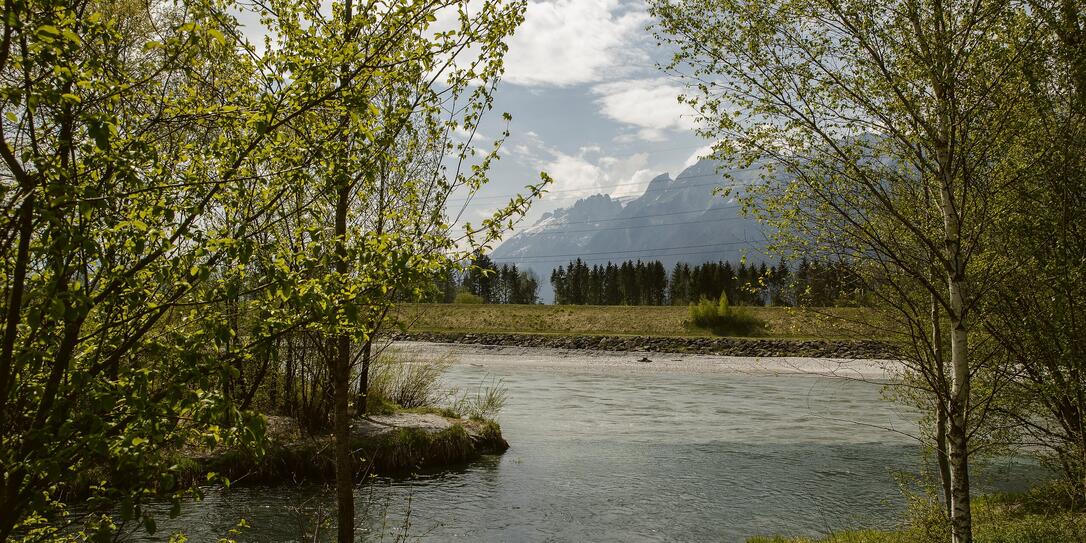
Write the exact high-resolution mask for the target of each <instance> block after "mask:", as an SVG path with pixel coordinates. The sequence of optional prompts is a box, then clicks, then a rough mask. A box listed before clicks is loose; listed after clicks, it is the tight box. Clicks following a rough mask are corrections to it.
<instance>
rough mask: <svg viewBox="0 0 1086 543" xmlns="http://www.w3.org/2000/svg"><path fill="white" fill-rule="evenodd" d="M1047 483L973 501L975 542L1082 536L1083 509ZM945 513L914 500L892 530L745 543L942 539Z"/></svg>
mask: <svg viewBox="0 0 1086 543" xmlns="http://www.w3.org/2000/svg"><path fill="white" fill-rule="evenodd" d="M1066 497H1067V494H1066V493H1060V492H1059V491H1057V490H1056V489H1055V488H1053V487H1048V486H1045V487H1039V488H1036V489H1034V490H1032V491H1030V492H1028V493H1022V494H992V495H987V496H981V497H979V498H977V499H975V500H974V501H973V541H974V542H975V543H1075V542H1081V541H1086V512H1084V511H1083V510H1082V509H1081V507H1075V506H1074V505H1072V504H1071V502H1070V501H1069V500H1068V499H1066ZM947 541H950V530H949V526H948V523H947V521H946V519H945V517H944V516H943V515H942V514H941V513H940V511H939V510H938V509H935V508H933V507H932V506H930V505H926V504H925V505H915V506H914V507H912V508H911V509H910V512H909V513H908V514H907V515H906V519H905V520H904V522H903V523H902V526H901V527H900V528H898V529H895V530H865V529H856V530H843V531H840V532H837V533H834V534H830V535H827V536H826V537H823V538H817V539H810V538H802V537H801V538H789V537H781V536H774V537H755V538H752V539H749V540H748V543H945V542H947Z"/></svg>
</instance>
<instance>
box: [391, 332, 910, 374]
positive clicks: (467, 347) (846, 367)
mask: <svg viewBox="0 0 1086 543" xmlns="http://www.w3.org/2000/svg"><path fill="white" fill-rule="evenodd" d="M396 349H397V351H399V352H401V353H404V354H405V355H406V356H409V357H411V358H415V359H421V360H425V359H436V358H441V357H448V358H450V359H453V360H456V361H457V364H458V365H467V366H470V367H473V368H478V369H479V370H481V371H487V372H496V373H504V372H507V371H519V370H523V369H532V370H546V371H548V372H552V373H555V374H561V373H566V372H569V371H576V372H582V371H591V372H600V373H603V374H615V375H626V374H640V373H672V374H710V373H725V374H744V375H819V376H827V377H841V378H847V379H854V380H861V381H874V382H887V381H890V380H893V379H894V378H896V376H897V375H899V374H900V371H901V369H902V368H901V365H900V363H899V362H896V361H894V360H880V359H857V358H812V357H799V356H764V357H762V356H758V357H751V356H721V355H712V354H699V353H676V352H650V351H644V350H630V351H626V350H591V349H562V348H549V347H534V346H526V347H525V346H517V345H506V346H501V345H485V344H464V343H460V344H456V343H432V342H425V341H419V342H415V341H403V342H397V343H396Z"/></svg>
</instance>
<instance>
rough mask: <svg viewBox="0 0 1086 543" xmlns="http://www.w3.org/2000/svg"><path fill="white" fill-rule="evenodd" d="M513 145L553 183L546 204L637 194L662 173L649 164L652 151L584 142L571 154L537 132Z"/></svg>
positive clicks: (513, 152) (514, 153)
mask: <svg viewBox="0 0 1086 543" xmlns="http://www.w3.org/2000/svg"><path fill="white" fill-rule="evenodd" d="M524 140H525V141H524V142H523V143H518V144H517V145H514V146H513V147H512V149H511V153H510V154H511V155H512V156H513V157H515V159H516V160H518V161H520V162H521V163H523V164H525V165H527V166H528V167H530V168H531V169H533V170H542V171H545V172H547V173H548V174H549V175H550V176H551V178H552V179H554V184H553V185H551V186H550V187H549V189H548V190H549V194H548V195H547V196H546V197H544V200H543V202H542V204H543V207H547V208H551V207H554V206H566V205H570V204H572V203H573V202H575V201H576V200H577V199H579V198H584V197H586V196H591V195H593V194H610V195H611V196H612V197H616V198H620V197H623V196H632V195H638V194H641V193H642V192H644V191H645V187H647V186H648V183H649V181H650V180H651V179H652V178H653V177H654V176H655V175H656V174H657V173H659V172H656V171H654V170H653V169H652V166H651V165H650V164H649V153H646V152H638V153H632V154H629V155H624V156H615V155H611V154H607V153H604V152H603V149H602V148H601V147H600V146H599V145H595V144H590V145H583V146H581V147H580V148H579V149H577V151H575V152H572V153H568V152H564V151H562V150H560V149H557V148H555V147H552V146H550V145H547V144H546V143H545V142H544V141H543V140H542V139H540V138H539V137H538V136H535V135H534V134H533V135H532V136H530V137H526V138H524Z"/></svg>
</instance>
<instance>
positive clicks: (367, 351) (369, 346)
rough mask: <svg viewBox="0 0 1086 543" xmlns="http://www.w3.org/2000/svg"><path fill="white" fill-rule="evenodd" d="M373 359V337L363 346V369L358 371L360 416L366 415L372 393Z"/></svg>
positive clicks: (358, 409) (358, 408) (358, 406)
mask: <svg viewBox="0 0 1086 543" xmlns="http://www.w3.org/2000/svg"><path fill="white" fill-rule="evenodd" d="M372 357H373V337H372V332H371V337H370V338H369V339H367V340H366V343H365V344H363V345H362V367H361V368H360V369H359V370H358V401H357V402H355V403H357V404H358V405H357V411H358V413H359V415H365V414H366V406H367V405H368V403H367V398H368V397H369V392H370V361H371V360H372Z"/></svg>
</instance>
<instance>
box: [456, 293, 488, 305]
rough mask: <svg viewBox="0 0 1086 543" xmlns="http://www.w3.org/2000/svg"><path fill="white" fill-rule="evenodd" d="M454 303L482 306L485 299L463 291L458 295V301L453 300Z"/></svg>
mask: <svg viewBox="0 0 1086 543" xmlns="http://www.w3.org/2000/svg"><path fill="white" fill-rule="evenodd" d="M453 302H454V303H458V304H481V303H483V297H482V296H476V295H474V294H472V293H470V292H467V291H461V292H457V293H456V299H455V300H453Z"/></svg>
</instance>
